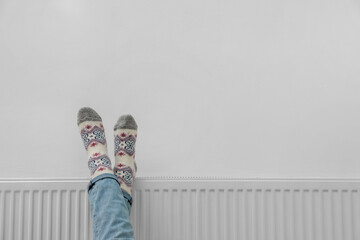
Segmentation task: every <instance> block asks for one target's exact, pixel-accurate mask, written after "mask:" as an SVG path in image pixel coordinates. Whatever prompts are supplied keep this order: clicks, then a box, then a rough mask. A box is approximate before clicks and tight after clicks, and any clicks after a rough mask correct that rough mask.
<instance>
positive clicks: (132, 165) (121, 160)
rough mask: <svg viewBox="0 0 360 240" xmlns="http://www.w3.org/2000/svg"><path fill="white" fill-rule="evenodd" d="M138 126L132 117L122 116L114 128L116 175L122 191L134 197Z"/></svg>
mask: <svg viewBox="0 0 360 240" xmlns="http://www.w3.org/2000/svg"><path fill="white" fill-rule="evenodd" d="M136 138H137V124H136V122H135V119H134V118H133V117H132V116H131V115H122V116H121V117H120V118H119V120H118V121H117V123H116V124H115V126H114V148H115V149H114V155H115V166H114V174H115V176H116V177H117V178H118V180H119V181H120V183H121V185H120V187H121V189H122V190H124V191H126V192H127V193H129V194H130V196H132V185H133V182H134V179H135V175H136V171H137V166H136V162H135V144H136Z"/></svg>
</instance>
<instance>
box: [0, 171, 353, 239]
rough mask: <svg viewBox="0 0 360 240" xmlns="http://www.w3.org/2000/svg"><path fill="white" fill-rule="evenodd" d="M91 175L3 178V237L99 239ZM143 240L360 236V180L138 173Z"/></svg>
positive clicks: (136, 210)
mask: <svg viewBox="0 0 360 240" xmlns="http://www.w3.org/2000/svg"><path fill="white" fill-rule="evenodd" d="M87 183H88V181H87V180H35V179H34V180H20V179H18V180H5V179H2V180H0V239H1V240H13V239H14V240H17V239H19V240H20V239H21V240H22V239H24V240H25V239H26V240H30V239H32V240H62V239H64V240H72V239H86V240H87V239H92V229H91V222H90V208H89V203H88V198H87V192H86V185H87ZM133 191H134V192H133V193H134V204H133V207H132V209H131V221H132V223H133V227H134V233H135V239H136V240H184V239H186V240H360V194H359V191H360V180H350V179H348V180H345V179H333V180H330V179H327V180H325V179H307V180H305V179H304V180H300V179H298V180H289V179H277V180H275V179H272V180H269V179H210V178H209V179H201V178H198V179H196V178H137V179H136V180H135V185H134V189H133Z"/></svg>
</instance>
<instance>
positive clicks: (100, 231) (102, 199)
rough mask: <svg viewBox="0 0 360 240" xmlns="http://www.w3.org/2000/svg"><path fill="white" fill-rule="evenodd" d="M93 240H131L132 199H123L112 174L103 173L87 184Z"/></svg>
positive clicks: (132, 236)
mask: <svg viewBox="0 0 360 240" xmlns="http://www.w3.org/2000/svg"><path fill="white" fill-rule="evenodd" d="M87 189H88V193H89V201H90V209H91V219H92V226H93V236H94V237H93V238H94V240H133V239H134V233H133V228H132V225H131V222H130V209H131V203H132V198H131V197H130V198H129V201H128V199H127V198H125V197H124V193H123V191H122V190H121V189H120V183H119V181H118V180H117V178H116V176H115V175H114V174H110V173H104V174H101V175H98V176H97V177H95V178H94V179H92V180H91V181H90V182H89V184H88V187H87ZM127 197H129V196H127Z"/></svg>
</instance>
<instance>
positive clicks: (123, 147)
mask: <svg viewBox="0 0 360 240" xmlns="http://www.w3.org/2000/svg"><path fill="white" fill-rule="evenodd" d="M135 143H136V136H133V135H132V134H129V135H127V134H126V133H124V132H123V133H121V134H120V135H115V138H114V147H115V151H114V152H115V154H114V155H115V156H116V155H118V156H123V155H125V153H126V154H128V155H130V156H133V155H134V154H135ZM124 152H125V153H124Z"/></svg>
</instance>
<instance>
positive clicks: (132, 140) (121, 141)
mask: <svg viewBox="0 0 360 240" xmlns="http://www.w3.org/2000/svg"><path fill="white" fill-rule="evenodd" d="M77 124H78V128H79V131H80V135H81V138H82V140H83V143H84V147H85V150H86V152H87V156H88V167H89V170H90V174H91V179H94V178H95V177H97V176H99V175H100V174H104V173H113V174H114V175H115V176H116V177H117V179H118V180H119V182H120V187H121V189H122V190H124V191H126V192H127V193H129V194H130V196H132V185H133V182H134V178H135V175H136V171H137V166H136V162H135V144H136V138H137V124H136V121H135V119H134V118H133V117H132V116H131V115H122V116H120V117H119V119H118V121H117V122H116V124H115V125H114V129H113V130H114V156H115V165H114V168H112V166H111V160H110V158H109V155H108V151H107V142H106V137H105V131H104V130H105V129H104V126H103V123H102V119H101V117H100V115H99V114H98V113H97V112H96V111H95V110H94V109H92V108H89V107H83V108H81V109H80V110H79V112H78V116H77Z"/></svg>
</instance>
